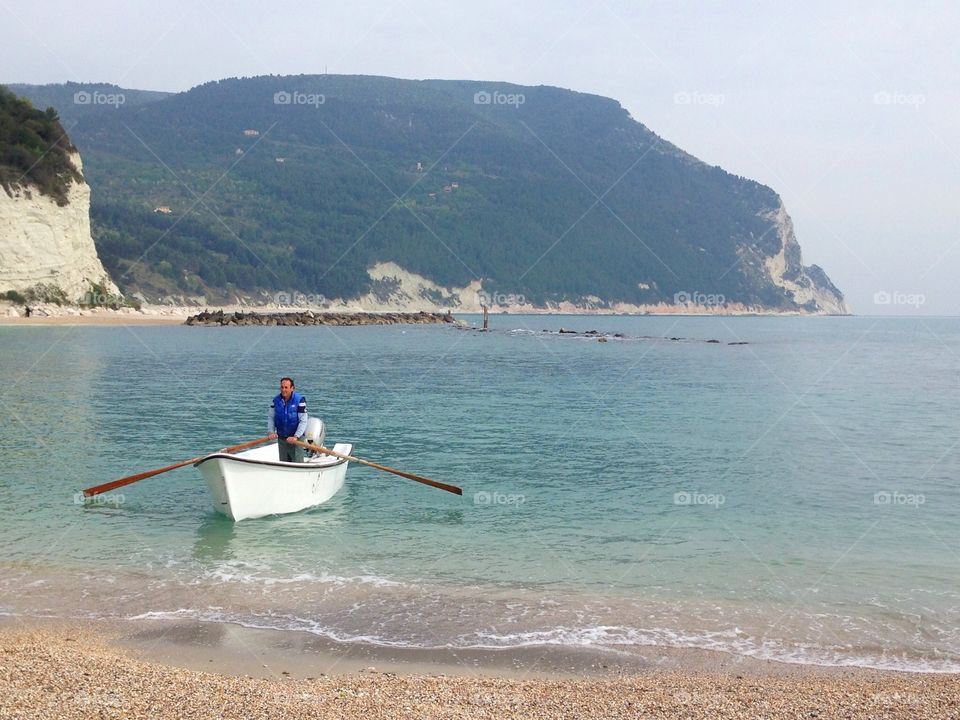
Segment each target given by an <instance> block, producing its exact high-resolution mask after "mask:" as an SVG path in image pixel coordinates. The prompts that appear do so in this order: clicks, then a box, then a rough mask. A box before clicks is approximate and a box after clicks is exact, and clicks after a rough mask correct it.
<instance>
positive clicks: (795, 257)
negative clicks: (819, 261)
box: [761, 203, 850, 315]
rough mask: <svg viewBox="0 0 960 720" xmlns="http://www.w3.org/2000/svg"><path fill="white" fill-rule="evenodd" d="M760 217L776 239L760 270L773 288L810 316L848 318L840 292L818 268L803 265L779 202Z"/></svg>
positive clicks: (790, 228)
mask: <svg viewBox="0 0 960 720" xmlns="http://www.w3.org/2000/svg"><path fill="white" fill-rule="evenodd" d="M761 217H763V218H765V219H767V220H770V221H771V222H772V223H773V224H774V227H773V232H774V233H775V235H776V237H777V239H778V240H779V247H780V250H779V252H777V253H776V254H775V255H773V256H770V257H767V258H766V260H765V261H764V266H763V268H764V270H765V271H766V274H767V275H768V276H769V278H770V280H771V281H772V282H773V284H774V285H776V286H778V287H781V288H783V290H784V291H785V292H786V293H787V294H788V295H789V296H790V297H791V298H792V299H793V301H794V302H795V303H796V304H797V305H799V306H800V307H801V308H803V309H804V310H805V311H807V312H810V313H816V314H821V315H849V314H850V310H849V309H848V308H847V305H846V303H845V302H844V300H843V293H842V292H840V290H838V289H837V287H836V285H834V284H833V283H832V282H830V278H828V277H827V274H826V273H825V272H824V271H823V269H822V268H820V267H819V266H818V265H810V266H805V265H804V264H803V259H802V257H801V254H800V243H798V242H797V236H796V234H795V233H794V231H793V221H792V220H791V219H790V216H789V215H788V214H787V210H786V208H785V207H784V206H783V203H780V206H779V207H777V208H775V209H773V210H770V211H768V212H765V213H761Z"/></svg>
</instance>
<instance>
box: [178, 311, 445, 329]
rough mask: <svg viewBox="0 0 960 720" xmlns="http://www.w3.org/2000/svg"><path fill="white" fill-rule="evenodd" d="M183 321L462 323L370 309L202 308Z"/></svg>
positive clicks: (442, 315) (423, 314) (440, 316)
mask: <svg viewBox="0 0 960 720" xmlns="http://www.w3.org/2000/svg"><path fill="white" fill-rule="evenodd" d="M184 325H218V326H223V325H237V326H240V325H280V326H288V327H289V326H292V327H297V326H304V325H462V323H461V322H460V321H459V320H457V319H456V318H454V317H453V315H451V314H450V313H449V312H447V313H428V312H416V313H412V312H411V313H401V312H395V313H370V312H334V313H327V312H318V313H315V312H313V311H311V310H305V311H303V312H275V313H257V312H233V313H225V312H223V310H217V311H216V312H208V311H206V310H204V311H203V312H202V313H198V314H197V315H191V316H190V317H188V318H187V319H186V322H184Z"/></svg>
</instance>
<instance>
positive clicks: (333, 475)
mask: <svg viewBox="0 0 960 720" xmlns="http://www.w3.org/2000/svg"><path fill="white" fill-rule="evenodd" d="M333 450H334V451H336V452H338V453H341V454H343V455H349V454H350V452H351V451H352V450H353V447H352V446H351V445H349V444H345V443H340V444H337V445H335V446H334V447H333ZM347 465H348V462H347V461H346V460H341V459H338V458H334V457H330V456H320V457H318V458H313V459H311V460H307V461H306V462H302V463H288V462H280V460H279V450H278V448H277V445H276V443H273V444H271V445H265V446H262V447H258V448H254V449H253V450H247V451H245V452H241V453H236V454H228V453H213V454H212V455H208V456H207V457H205V458H203V460H200V461H199V462H197V463H195V465H194V466H195V467H196V468H197V469H198V470H199V471H200V475H201V476H203V479H204V481H206V483H207V489H208V490H209V491H210V498H211V501H212V502H213V508H214V509H215V510H216V511H217V512H219V513H223V514H224V515H226V516H227V517H229V518H231V519H232V520H237V521H239V520H247V519H250V518H258V517H265V516H267V515H283V514H286V513H293V512H298V511H300V510H305V509H306V508H310V507H314V506H316V505H320V504H322V503H325V502H327V500H329V499H330V498H332V497H333V496H334V495H335V494H336V493H337V491H339V490H340V488H342V487H343V482H344V480H345V478H346V475H347Z"/></svg>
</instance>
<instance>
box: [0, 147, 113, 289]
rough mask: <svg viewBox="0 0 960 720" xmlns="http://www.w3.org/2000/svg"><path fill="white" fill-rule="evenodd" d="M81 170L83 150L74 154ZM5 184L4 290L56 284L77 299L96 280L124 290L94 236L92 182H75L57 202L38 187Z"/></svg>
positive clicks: (0, 199) (0, 217)
mask: <svg viewBox="0 0 960 720" xmlns="http://www.w3.org/2000/svg"><path fill="white" fill-rule="evenodd" d="M70 159H71V161H72V162H73V163H74V165H75V166H76V168H77V170H78V171H81V172H82V166H81V163H80V155H79V154H77V153H72V154H71V156H70ZM12 193H13V197H11V196H10V195H9V194H8V193H7V192H6V191H4V190H3V189H2V188H0V293H2V292H5V291H7V290H16V291H18V292H23V291H26V290H29V289H30V288H33V287H35V286H37V285H46V286H55V287H58V288H60V290H62V291H63V294H64V295H65V296H66V299H67V300H68V301H70V302H76V301H78V300H81V299H83V297H84V295H85V294H86V293H88V292H90V290H91V289H92V286H93V284H97V285H99V286H101V287H102V288H103V292H104V293H107V294H113V293H119V290H118V289H117V287H116V285H114V284H113V282H112V281H111V280H110V278H109V276H108V275H107V271H106V270H105V269H104V267H103V264H102V263H101V262H100V258H99V257H98V256H97V251H96V248H95V247H94V244H93V237H92V236H91V235H90V186H89V185H87V184H86V182H72V183H70V186H69V188H68V192H67V199H68V203H67V204H66V205H64V206H62V207H61V206H59V205H57V203H56V201H55V200H53V199H52V198H50V197H49V196H47V195H41V194H40V191H39V190H37V188H35V187H31V186H26V187H20V188H16V187H15V188H13V190H12Z"/></svg>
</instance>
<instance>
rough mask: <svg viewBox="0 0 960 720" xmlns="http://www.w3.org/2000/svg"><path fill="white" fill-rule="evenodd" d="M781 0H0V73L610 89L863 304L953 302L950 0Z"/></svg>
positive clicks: (959, 296) (159, 84)
mask: <svg viewBox="0 0 960 720" xmlns="http://www.w3.org/2000/svg"><path fill="white" fill-rule="evenodd" d="M790 5H796V7H790V6H788V5H787V3H776V2H765V3H760V2H758V3H749V2H723V3H721V2H697V3H686V2H630V1H628V0H600V1H599V2H565V1H562V0H556V1H554V2H527V3H518V2H515V1H513V2H502V1H500V0H493V1H491V0H487V1H486V2H482V3H475V4H473V6H467V4H466V3H463V2H452V1H450V0H445V1H441V0H428V1H416V0H399V1H398V2H389V1H386V2H364V1H362V0H352V1H351V2H338V3H325V2H317V3H309V2H298V3H293V2H248V1H246V0H241V1H238V0H231V1H229V2H227V1H225V0H221V1H216V2H214V1H212V0H191V1H190V2H184V3H179V2H177V3H160V4H158V3H146V2H136V1H134V2H126V1H125V2H119V1H116V2H113V1H109V0H88V2H84V3H78V2H75V0H74V1H72V2H62V1H60V0H56V1H54V2H37V3H23V2H13V1H12V0H0V80H2V81H4V82H27V83H52V82H64V81H67V80H74V81H78V82H92V81H100V82H111V83H116V84H118V85H121V86H124V87H129V88H140V89H151V90H185V89H187V88H190V87H192V86H194V85H197V84H199V83H202V82H205V81H208V80H214V79H219V78H223V77H233V76H251V75H263V74H270V73H275V74H299V73H319V72H324V71H326V72H329V73H343V74H371V75H388V76H392V77H402V78H448V79H473V80H503V81H509V82H515V83H520V84H525V85H541V84H544V85H557V86H560V87H564V88H570V89H574V90H579V91H584V92H592V93H597V94H600V95H606V96H609V97H612V98H615V99H617V100H619V101H620V102H621V103H622V104H623V105H624V106H625V107H626V108H627V109H628V110H629V111H630V113H631V114H632V115H633V117H634V118H635V119H637V120H638V121H640V122H642V123H644V124H645V125H647V126H648V127H649V128H651V129H652V130H653V131H654V132H656V133H658V134H659V135H661V136H662V137H664V138H666V139H667V140H669V141H670V142H673V143H675V144H676V145H679V146H680V147H681V148H683V149H684V150H687V151H688V152H690V153H692V154H694V155H696V156H697V157H699V158H701V159H702V160H704V161H706V162H708V163H710V164H715V165H720V166H722V167H723V168H725V169H726V170H729V171H730V172H733V173H736V174H738V175H744V176H747V177H750V178H753V179H756V180H758V181H760V182H762V183H765V184H767V185H770V186H771V187H772V188H773V189H774V190H776V191H777V192H779V193H780V195H781V196H782V197H783V199H784V201H785V203H786V206H787V210H788V211H789V212H790V214H791V216H792V217H793V220H794V225H795V227H796V230H797V237H798V239H799V241H800V244H801V246H802V247H803V253H804V262H806V263H808V264H809V263H817V264H819V265H821V266H822V267H823V268H824V269H826V271H827V272H828V273H829V275H830V276H831V278H832V279H833V280H834V282H835V283H836V284H837V285H838V286H839V287H840V288H841V289H842V290H843V291H844V292H845V293H846V295H847V299H848V301H849V303H850V305H851V306H852V309H853V310H854V311H855V312H857V313H860V314H916V313H921V314H937V315H958V314H960V291H958V289H957V288H958V287H960V284H958V282H957V279H956V276H957V271H958V270H960V187H958V185H960V182H958V181H960V97H958V96H960V83H958V79H960V45H958V44H960V39H958V38H960V32H958V28H960V3H950V2H919V3H917V2H914V3H875V2H864V3H839V4H838V3H834V2H823V1H820V0H815V1H813V2H806V3H791V4H790ZM878 293H879V294H880V295H879V298H880V300H881V301H883V300H889V301H890V302H889V304H878V303H877V302H875V298H876V297H877V296H878Z"/></svg>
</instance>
